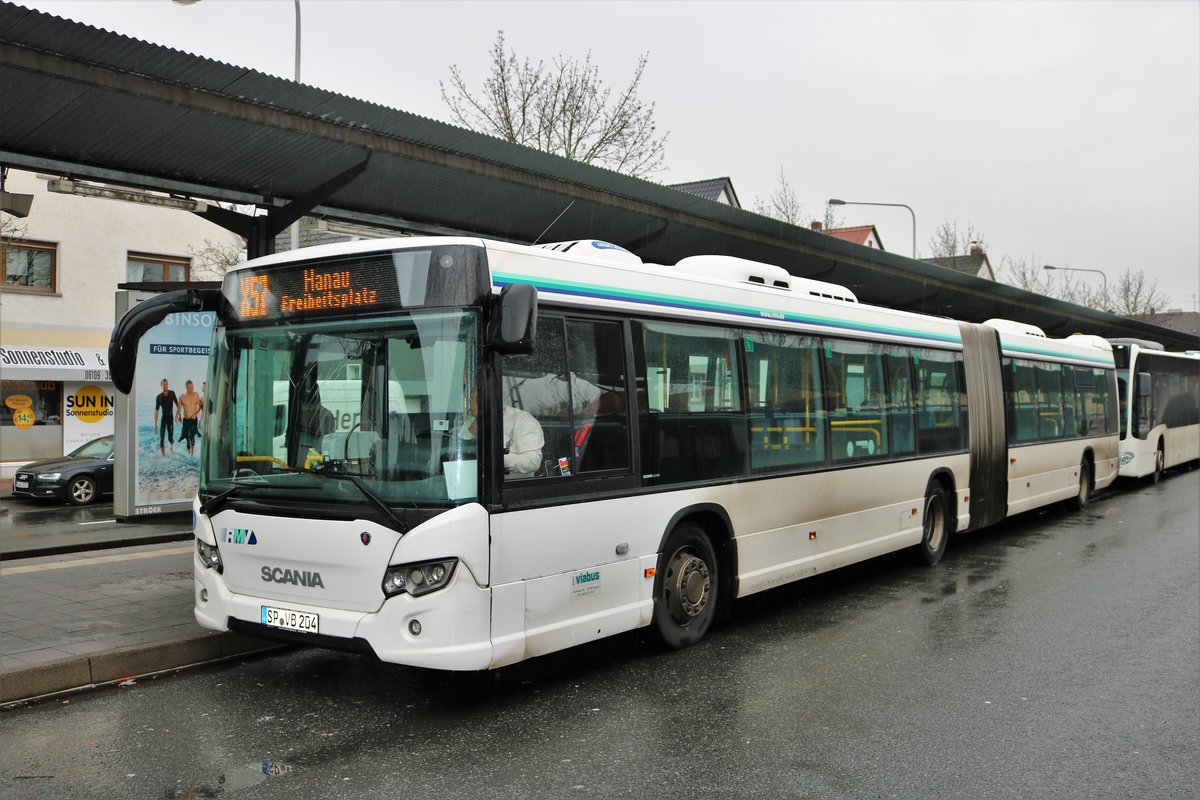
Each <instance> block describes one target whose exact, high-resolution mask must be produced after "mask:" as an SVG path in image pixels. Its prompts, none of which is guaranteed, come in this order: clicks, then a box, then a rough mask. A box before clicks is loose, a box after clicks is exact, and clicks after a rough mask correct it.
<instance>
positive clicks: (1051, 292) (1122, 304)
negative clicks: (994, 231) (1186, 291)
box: [997, 255, 1170, 318]
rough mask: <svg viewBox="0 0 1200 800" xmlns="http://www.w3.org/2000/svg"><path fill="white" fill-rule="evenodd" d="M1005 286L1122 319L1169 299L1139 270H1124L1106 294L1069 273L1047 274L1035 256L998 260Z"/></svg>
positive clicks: (1101, 286) (1143, 314)
mask: <svg viewBox="0 0 1200 800" xmlns="http://www.w3.org/2000/svg"><path fill="white" fill-rule="evenodd" d="M997 276H998V278H999V279H1000V280H1002V281H1004V282H1005V283H1007V284H1009V285H1012V286H1016V287H1018V288H1021V289H1024V290H1025V291H1027V292H1033V293H1034V294H1040V295H1042V296H1043V297H1053V298H1055V299H1057V300H1062V301H1064V302H1067V303H1074V304H1075V305H1079V306H1085V307H1087V308H1094V309H1096V310H1098V311H1111V312H1112V313H1114V314H1118V315H1120V316H1123V317H1133V318H1139V317H1146V316H1149V315H1151V314H1154V313H1156V312H1158V311H1160V310H1161V309H1162V308H1164V307H1165V306H1167V305H1168V304H1169V302H1170V299H1169V298H1168V297H1167V295H1166V294H1164V293H1163V292H1161V291H1159V289H1158V282H1157V281H1152V280H1149V279H1148V278H1147V277H1146V275H1145V273H1143V272H1142V271H1141V270H1138V271H1137V272H1134V271H1133V270H1129V269H1127V270H1125V272H1123V273H1121V275H1119V276H1117V279H1116V281H1114V285H1113V286H1112V287H1111V288H1109V289H1108V292H1107V296H1106V294H1105V284H1104V283H1100V284H1099V285H1097V284H1096V282H1095V280H1094V279H1093V280H1090V281H1089V280H1084V279H1081V278H1079V277H1077V276H1078V273H1075V272H1071V271H1068V270H1061V269H1060V270H1055V271H1054V272H1050V271H1048V270H1046V268H1045V267H1044V266H1042V262H1041V261H1040V260H1039V259H1038V257H1037V256H1036V255H1031V256H1028V257H1026V256H1019V257H1017V258H1011V257H1009V256H1004V257H1003V258H1002V259H1000V269H999V271H998V273H997Z"/></svg>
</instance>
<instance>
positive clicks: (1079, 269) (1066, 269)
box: [1042, 264, 1111, 313]
mask: <svg viewBox="0 0 1200 800" xmlns="http://www.w3.org/2000/svg"><path fill="white" fill-rule="evenodd" d="M1042 269H1046V270H1062V271H1063V272H1094V273H1096V274H1097V275H1099V276H1100V277H1101V278H1103V279H1104V284H1103V286H1104V290H1103V291H1104V310H1105V311H1108V310H1109V306H1108V276H1107V275H1105V274H1104V273H1103V272H1101V271H1100V270H1098V269H1086V268H1084V267H1052V266H1050V265H1049V264H1047V265H1045V266H1044V267H1042ZM1110 313H1111V312H1110Z"/></svg>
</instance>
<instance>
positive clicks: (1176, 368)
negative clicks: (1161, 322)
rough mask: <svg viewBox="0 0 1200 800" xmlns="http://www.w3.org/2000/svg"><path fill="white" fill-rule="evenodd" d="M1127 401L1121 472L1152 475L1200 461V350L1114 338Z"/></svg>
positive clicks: (1124, 402)
mask: <svg viewBox="0 0 1200 800" xmlns="http://www.w3.org/2000/svg"><path fill="white" fill-rule="evenodd" d="M1112 345H1113V358H1114V360H1115V361H1116V364H1117V382H1118V391H1119V392H1120V399H1121V476H1122V477H1127V478H1142V477H1146V476H1149V477H1150V479H1151V480H1153V481H1155V482H1157V481H1158V479H1159V478H1160V477H1162V472H1163V470H1164V469H1169V468H1171V467H1177V466H1180V465H1182V464H1189V463H1191V462H1194V461H1196V460H1197V459H1200V353H1169V352H1167V351H1166V350H1165V349H1164V348H1163V346H1162V345H1161V344H1158V343H1156V342H1147V341H1143V340H1140V339H1113V340H1112Z"/></svg>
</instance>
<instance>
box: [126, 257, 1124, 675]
mask: <svg viewBox="0 0 1200 800" xmlns="http://www.w3.org/2000/svg"><path fill="white" fill-rule="evenodd" d="M577 245H578V246H577ZM175 312H200V313H211V314H214V315H215V316H216V319H217V323H216V327H215V328H214V332H213V338H212V345H211V348H210V357H209V371H208V375H207V380H208V392H207V394H206V399H207V401H208V403H209V404H210V405H209V406H208V407H207V408H206V415H205V425H204V438H203V439H202V440H201V442H202V452H201V464H200V486H199V490H198V493H197V497H196V499H195V505H194V508H195V512H196V525H195V535H196V557H195V560H194V563H193V567H194V574H195V580H196V586H197V591H196V598H197V601H196V607H195V613H196V619H197V620H198V621H199V622H200V624H201V625H203V626H204V627H206V628H210V629H212V630H217V631H224V630H234V631H240V632H242V633H246V634H251V635H255V636H261V637H265V638H272V639H282V640H285V641H292V642H296V641H300V642H310V643H314V644H319V645H321V646H326V647H340V648H345V649H348V650H353V651H356V652H362V653H373V654H374V655H375V656H377V657H379V658H380V659H383V660H385V661H389V662H395V663H400V664H409V665H414V666H424V667H433V668H439V669H456V670H477V669H488V668H496V667H501V666H504V665H506V664H512V663H514V662H518V661H521V660H523V659H527V658H531V657H535V656H539V655H542V654H545V653H550V652H553V651H556V650H561V649H563V648H566V647H570V646H573V645H575V644H579V643H583V642H587V641H591V640H595V639H599V638H601V637H606V636H611V635H613V634H617V633H620V632H622V631H628V630H632V629H635V628H640V627H649V628H651V629H652V631H653V632H654V633H655V634H656V635H657V636H658V637H659V638H661V639H662V640H663V641H664V642H665V643H666V644H667V645H668V646H669V647H673V648H679V647H685V646H687V645H690V644H693V643H695V642H697V641H699V640H700V639H701V638H703V636H704V635H705V633H706V632H707V630H708V628H709V626H710V624H711V623H712V621H713V620H714V619H715V618H716V616H717V614H718V612H719V610H720V609H722V608H725V607H728V605H729V603H730V602H731V601H732V600H734V599H736V598H740V597H745V596H748V595H751V594H754V593H755V592H759V591H764V590H767V589H770V588H772V587H775V586H779V585H782V584H785V583H788V582H791V581H795V580H800V579H803V578H805V577H808V576H810V575H815V574H818V573H821V572H827V571H829V570H833V569H837V568H838V567H842V566H845V565H847V564H851V563H854V562H857V561H862V560H864V559H869V558H873V557H875V556H878V555H881V554H884V553H888V552H892V551H897V550H908V551H910V552H911V553H912V554H913V555H914V556H915V557H916V558H917V559H918V560H920V561H923V562H926V563H928V564H935V563H937V562H938V560H939V559H940V558H941V556H942V554H943V552H944V550H945V547H946V543H947V541H948V540H949V538H950V536H951V534H954V533H965V532H968V531H973V530H976V529H979V528H981V527H984V526H986V525H990V524H993V523H995V522H997V521H999V520H1001V519H1004V518H1005V517H1006V516H1008V515H1010V514H1014V513H1018V512H1022V511H1026V510H1029V509H1034V508H1038V507H1041V506H1044V505H1046V504H1048V503H1053V502H1058V501H1063V500H1073V501H1074V502H1075V503H1076V504H1077V505H1080V506H1082V505H1085V504H1086V503H1087V502H1088V500H1089V498H1090V497H1091V493H1092V492H1093V491H1094V490H1095V489H1097V488H1101V487H1104V486H1107V485H1108V484H1109V483H1110V482H1111V481H1112V480H1113V479H1114V477H1115V476H1116V474H1117V461H1118V449H1117V445H1118V436H1117V392H1116V378H1115V372H1114V364H1113V354H1112V348H1111V347H1110V345H1109V344H1108V343H1107V342H1106V341H1104V340H1102V339H1098V338H1097V337H1093V336H1086V335H1083V336H1079V335H1077V336H1072V337H1069V338H1067V339H1052V338H1048V337H1047V336H1045V335H1044V334H1043V333H1042V332H1041V331H1038V330H1037V329H1035V328H1031V327H1029V326H1025V325H1021V324H1017V323H1013V322H1006V321H1004V320H993V321H990V322H988V323H985V324H972V323H965V322H963V323H960V322H956V321H953V320H949V319H945V318H940V317H930V316H923V315H919V314H913V313H907V312H901V311H894V310H889V309H885V308H879V307H872V306H867V305H864V304H860V303H858V302H857V299H856V298H855V296H854V294H853V292H851V291H849V290H848V289H846V288H845V287H842V286H837V285H835V284H830V283H825V282H820V281H814V280H808V279H805V278H800V277H797V276H794V275H791V274H789V273H788V272H787V271H786V270H784V269H783V268H781V267H777V266H772V265H768V264H761V263H756V262H751V261H745V260H742V259H738V258H732V257H728V256H692V257H689V258H685V259H683V260H681V261H680V262H679V263H677V264H674V265H654V264H644V263H642V261H641V260H640V259H639V258H638V257H637V256H636V255H634V254H633V253H630V252H629V251H627V250H625V249H623V248H621V247H619V246H616V245H611V244H607V243H602V242H591V241H584V242H574V243H570V242H567V243H557V244H551V245H543V246H538V247H527V246H521V245H514V244H507V243H501V242H491V241H484V240H480V239H472V238H402V239H392V240H372V241H362V242H354V243H348V244H342V245H331V246H323V247H313V248H306V249H303V250H298V251H294V252H290V253H284V254H276V255H272V256H267V257H264V258H259V259H255V260H252V261H249V262H247V263H245V264H242V265H238V266H236V267H234V268H232V269H230V271H229V273H228V275H227V276H226V279H225V282H224V285H223V287H222V288H221V289H219V290H217V289H195V288H193V289H185V290H182V291H179V292H172V293H168V294H164V295H161V296H159V297H157V298H154V299H151V300H147V301H145V302H143V303H141V304H139V305H138V306H136V307H135V308H133V309H131V310H130V312H129V313H128V314H126V315H125V317H123V318H122V319H121V320H120V321H119V322H118V324H117V327H116V328H115V329H114V332H113V339H112V343H111V346H110V368H111V372H112V379H113V383H114V385H115V386H116V387H117V388H118V390H121V391H128V389H129V387H130V386H131V385H132V382H133V375H134V368H135V365H136V357H137V351H138V349H137V342H138V340H139V338H140V337H141V336H142V335H143V334H144V333H145V332H146V331H148V330H150V329H152V327H153V325H154V324H155V323H156V322H157V321H158V320H160V319H162V317H163V315H165V314H168V313H175ZM250 545H253V546H250Z"/></svg>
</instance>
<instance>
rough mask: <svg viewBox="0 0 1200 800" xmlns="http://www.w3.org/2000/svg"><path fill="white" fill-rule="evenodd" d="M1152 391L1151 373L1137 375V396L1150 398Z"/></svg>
mask: <svg viewBox="0 0 1200 800" xmlns="http://www.w3.org/2000/svg"><path fill="white" fill-rule="evenodd" d="M1150 389H1151V384H1150V373H1149V372H1139V373H1138V374H1137V396H1138V397H1149V396H1150Z"/></svg>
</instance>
